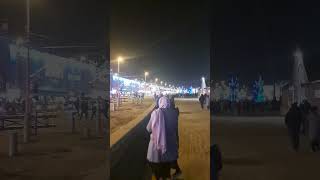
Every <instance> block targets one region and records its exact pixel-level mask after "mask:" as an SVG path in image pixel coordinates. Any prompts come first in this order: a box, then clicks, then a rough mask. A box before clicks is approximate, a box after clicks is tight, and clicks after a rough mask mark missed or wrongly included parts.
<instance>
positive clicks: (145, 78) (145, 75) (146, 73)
mask: <svg viewBox="0 0 320 180" xmlns="http://www.w3.org/2000/svg"><path fill="white" fill-rule="evenodd" d="M148 75H149V72H147V71H146V72H144V81H145V82H147V76H148Z"/></svg>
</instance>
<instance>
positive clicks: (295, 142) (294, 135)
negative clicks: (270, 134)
mask: <svg viewBox="0 0 320 180" xmlns="http://www.w3.org/2000/svg"><path fill="white" fill-rule="evenodd" d="M299 133H300V132H299V129H291V128H289V137H290V141H291V144H292V147H293V149H294V150H295V151H297V150H298V149H299V143H300V137H299Z"/></svg>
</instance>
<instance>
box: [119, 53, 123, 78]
mask: <svg viewBox="0 0 320 180" xmlns="http://www.w3.org/2000/svg"><path fill="white" fill-rule="evenodd" d="M122 61H123V59H122V57H121V56H119V57H118V74H119V73H120V63H121V62H122Z"/></svg>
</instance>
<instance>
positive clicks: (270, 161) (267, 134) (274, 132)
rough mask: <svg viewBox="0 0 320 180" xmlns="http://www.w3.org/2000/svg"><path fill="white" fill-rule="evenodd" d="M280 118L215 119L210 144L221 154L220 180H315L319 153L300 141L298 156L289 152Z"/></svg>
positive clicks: (319, 157)
mask: <svg viewBox="0 0 320 180" xmlns="http://www.w3.org/2000/svg"><path fill="white" fill-rule="evenodd" d="M283 121H284V120H283V118H282V117H241V118H239V117H217V118H213V119H212V121H211V122H212V123H211V127H212V128H211V129H212V132H213V138H211V141H212V142H216V143H218V144H219V146H220V148H221V151H222V153H223V164H224V167H223V170H222V174H221V179H220V180H242V179H243V180H248V179H253V180H271V179H272V180H301V179H319V178H316V177H319V176H320V175H319V162H320V153H312V152H311V151H310V148H309V146H308V140H307V139H306V138H305V137H302V138H301V141H302V144H301V149H300V152H298V153H296V152H294V151H292V150H291V147H290V144H289V139H288V136H287V129H286V128H285V126H284V123H283Z"/></svg>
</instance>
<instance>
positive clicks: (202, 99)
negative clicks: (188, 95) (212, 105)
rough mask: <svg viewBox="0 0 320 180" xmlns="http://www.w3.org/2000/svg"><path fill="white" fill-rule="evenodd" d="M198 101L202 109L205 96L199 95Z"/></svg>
mask: <svg viewBox="0 0 320 180" xmlns="http://www.w3.org/2000/svg"><path fill="white" fill-rule="evenodd" d="M199 102H200V105H201V109H203V106H204V103H205V97H204V95H203V94H201V95H200V97H199Z"/></svg>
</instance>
